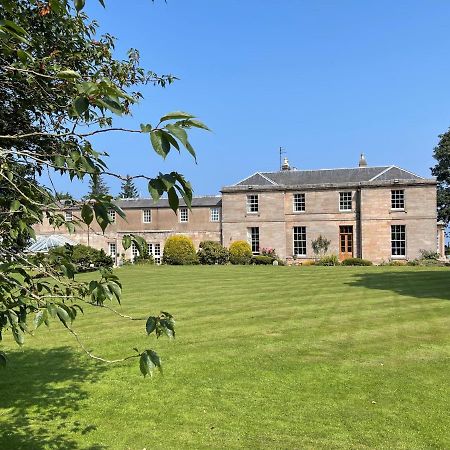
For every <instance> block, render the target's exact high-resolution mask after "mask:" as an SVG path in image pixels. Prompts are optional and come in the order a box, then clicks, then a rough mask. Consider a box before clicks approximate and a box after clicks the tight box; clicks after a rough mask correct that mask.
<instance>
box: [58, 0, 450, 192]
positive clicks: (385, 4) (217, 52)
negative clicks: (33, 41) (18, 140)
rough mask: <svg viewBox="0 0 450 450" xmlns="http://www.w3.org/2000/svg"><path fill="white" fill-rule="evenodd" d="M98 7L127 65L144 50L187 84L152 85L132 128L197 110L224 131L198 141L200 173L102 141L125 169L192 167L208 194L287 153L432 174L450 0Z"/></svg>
mask: <svg viewBox="0 0 450 450" xmlns="http://www.w3.org/2000/svg"><path fill="white" fill-rule="evenodd" d="M87 5H88V7H87V12H88V13H89V15H90V16H91V17H93V18H96V19H98V20H99V22H100V24H101V30H102V31H108V32H109V33H111V34H113V35H115V36H116V37H117V38H118V43H117V47H116V50H117V57H122V56H123V55H124V54H125V52H126V50H127V49H128V48H130V47H134V48H138V49H139V50H140V52H141V56H142V65H143V66H144V67H147V68H149V69H152V70H154V71H156V72H158V73H172V74H174V75H176V76H178V77H179V78H180V81H177V82H176V83H175V84H174V85H172V86H170V87H168V88H166V89H161V88H156V87H152V86H149V87H146V88H145V89H144V95H145V99H144V100H143V101H142V102H141V104H140V105H139V106H138V107H137V108H136V109H135V112H134V117H133V118H131V119H126V120H120V121H119V122H118V124H119V125H122V124H123V125H127V126H134V125H135V126H139V124H140V123H141V122H155V120H156V119H157V118H158V117H160V116H161V115H162V114H163V113H166V112H169V111H173V110H185V111H189V112H192V113H194V114H196V115H197V116H198V117H199V118H200V119H201V120H203V121H204V122H205V123H207V124H208V125H209V126H210V127H211V128H212V129H213V133H203V132H195V133H194V134H193V137H192V142H193V144H194V146H195V148H196V149H197V152H198V165H195V163H194V162H193V161H192V159H191V158H190V157H188V156H187V155H183V156H181V157H180V156H179V155H178V154H177V153H174V154H171V155H170V156H169V157H168V158H167V160H166V161H162V160H160V158H158V157H156V156H155V155H154V154H153V152H152V150H151V147H150V144H149V142H148V138H146V137H144V136H137V135H121V134H118V133H115V134H110V135H107V136H106V135H102V136H101V137H98V138H96V139H95V140H94V141H93V142H94V143H95V145H96V148H97V149H99V150H105V151H107V152H108V153H110V155H111V157H110V160H109V165H110V168H112V169H113V170H114V171H118V172H121V173H123V174H126V173H131V174H138V173H145V174H149V175H152V174H155V173H157V172H158V171H163V172H166V171H170V170H178V171H180V172H182V173H184V174H185V175H186V176H187V178H188V179H190V180H191V181H192V183H193V186H194V189H195V193H196V194H198V195H200V194H216V193H218V192H219V190H220V188H221V187H222V186H224V185H227V184H232V183H234V182H236V181H238V180H240V179H242V178H244V177H246V176H247V175H249V174H251V173H253V172H255V171H270V170H277V169H278V164H279V163H278V161H279V155H278V148H279V147H280V146H282V147H284V148H285V151H286V152H287V156H288V157H289V160H290V161H291V163H292V164H293V165H294V166H296V167H297V168H299V169H315V168H331V167H354V166H356V164H357V161H358V157H359V154H360V153H361V152H364V153H365V154H366V158H367V160H368V163H369V165H389V164H396V165H399V166H401V167H404V168H406V169H409V170H411V171H413V172H416V173H418V174H420V175H424V176H430V171H429V168H430V166H432V165H433V164H434V162H433V158H432V151H433V147H434V146H435V145H436V143H437V141H438V137H437V136H438V134H440V133H442V132H445V131H446V130H447V128H448V127H449V126H450V83H449V73H450V67H449V66H450V60H449V58H448V49H449V48H450V45H449V44H450V42H449V41H450V34H449V33H448V21H449V18H450V2H448V1H445V0H440V1H439V0H433V1H427V2H426V1H412V0H410V1H395V2H392V1H376V2H365V1H356V0H355V1H345V0H340V1H320V0H310V1H295V0H283V1H281V0H279V1H276V0H190V1H186V0H168V1H167V3H164V1H163V0H155V2H154V3H152V2H151V1H150V0H132V1H131V0H129V1H128V2H122V1H120V2H119V1H117V0H115V1H114V0H109V1H108V0H107V1H106V5H107V8H106V9H105V10H103V8H101V7H100V6H99V5H98V4H97V2H96V1H95V0H90V1H88V2H87ZM109 183H110V185H111V187H112V192H113V193H114V194H115V193H117V192H118V190H119V186H118V184H117V183H116V182H113V181H109ZM138 187H139V191H140V192H141V194H142V195H144V196H148V193H147V192H146V188H145V185H144V184H139V185H138ZM63 188H64V190H65V189H66V188H67V186H63ZM69 190H70V191H72V192H73V193H75V194H77V195H79V194H84V193H85V191H86V190H87V187H86V186H80V185H75V186H73V187H69Z"/></svg>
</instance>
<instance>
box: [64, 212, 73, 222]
mask: <svg viewBox="0 0 450 450" xmlns="http://www.w3.org/2000/svg"><path fill="white" fill-rule="evenodd" d="M64 220H65V221H66V222H72V220H73V213H72V211H65V212H64Z"/></svg>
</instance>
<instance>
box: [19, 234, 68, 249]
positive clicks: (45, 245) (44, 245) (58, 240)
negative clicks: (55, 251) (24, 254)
mask: <svg viewBox="0 0 450 450" xmlns="http://www.w3.org/2000/svg"><path fill="white" fill-rule="evenodd" d="M65 244H69V245H75V242H73V241H72V240H70V239H69V238H66V237H64V236H61V235H59V234H51V235H49V236H39V237H38V238H37V239H36V241H35V242H33V243H32V244H31V245H29V246H28V248H27V251H28V252H31V253H47V252H48V251H49V250H50V249H52V248H55V247H62V246H63V245H65Z"/></svg>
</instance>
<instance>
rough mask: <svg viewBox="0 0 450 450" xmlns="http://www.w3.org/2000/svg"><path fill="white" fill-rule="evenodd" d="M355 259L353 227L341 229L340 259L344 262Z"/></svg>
mask: <svg viewBox="0 0 450 450" xmlns="http://www.w3.org/2000/svg"><path fill="white" fill-rule="evenodd" d="M352 257H353V225H341V226H340V227H339V259H340V260H341V261H343V260H344V259H347V258H352Z"/></svg>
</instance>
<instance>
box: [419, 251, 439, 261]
mask: <svg viewBox="0 0 450 450" xmlns="http://www.w3.org/2000/svg"><path fill="white" fill-rule="evenodd" d="M419 251H420V254H421V255H422V256H421V259H427V260H429V261H437V260H438V259H439V253H438V252H434V251H432V250H423V249H422V250H419Z"/></svg>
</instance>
